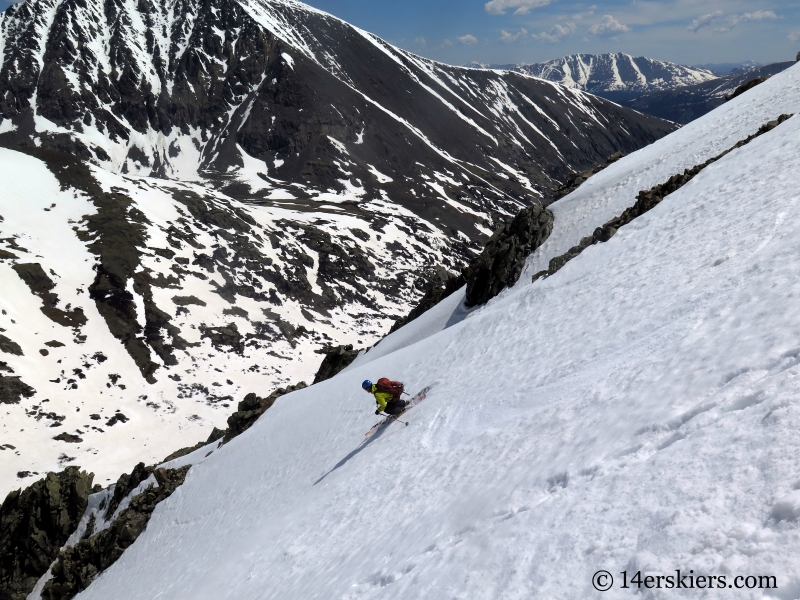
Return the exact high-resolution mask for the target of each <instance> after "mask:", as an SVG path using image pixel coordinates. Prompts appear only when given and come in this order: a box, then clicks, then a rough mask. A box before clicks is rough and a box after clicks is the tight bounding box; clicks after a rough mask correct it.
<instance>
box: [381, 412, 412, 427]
mask: <svg viewBox="0 0 800 600" xmlns="http://www.w3.org/2000/svg"><path fill="white" fill-rule="evenodd" d="M381 414H382V415H385V416H387V417H389V418H390V419H393V420H395V421H397V422H398V423H402V424H403V425H405V426H406V427H408V423H407V422H406V421H401V420H400V419H398V418H397V417H395V416H394V415H390V414H388V413H381Z"/></svg>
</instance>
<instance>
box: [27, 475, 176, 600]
mask: <svg viewBox="0 0 800 600" xmlns="http://www.w3.org/2000/svg"><path fill="white" fill-rule="evenodd" d="M137 468H138V467H137ZM189 468H190V467H189V466H188V465H187V466H186V467H183V468H181V469H159V470H158V471H157V472H156V473H155V476H156V480H157V482H158V487H156V486H152V485H151V486H149V487H148V488H147V489H146V490H145V491H144V492H142V493H141V494H139V495H138V496H134V497H133V498H132V499H131V501H130V504H129V505H128V507H127V508H126V509H125V510H123V511H122V512H121V513H120V514H119V516H118V517H117V519H116V520H115V521H114V523H113V524H112V525H111V526H110V527H109V528H108V529H104V530H102V531H100V532H99V533H97V534H95V535H92V536H90V537H88V538H85V539H83V540H81V541H80V542H78V543H77V544H75V546H71V547H69V548H67V549H66V550H64V551H63V552H61V553H59V554H58V561H57V562H56V564H55V565H53V568H52V574H53V578H52V579H51V580H50V581H48V582H47V584H45V587H44V590H43V591H42V598H43V599H44V600H68V599H69V598H72V597H74V596H75V595H77V594H78V593H79V592H81V591H82V590H85V589H86V588H87V587H89V585H90V584H91V583H92V581H94V580H95V578H96V577H97V576H98V575H99V574H100V573H101V572H102V571H104V570H105V569H107V568H108V567H110V566H111V565H112V564H114V563H115V562H116V561H117V559H119V557H120V556H122V553H123V552H125V550H126V549H127V548H128V547H130V546H131V545H132V544H133V543H134V542H135V541H136V539H137V538H138V537H139V536H140V535H141V534H142V532H143V531H144V530H145V528H146V527H147V523H148V521H149V520H150V517H151V516H152V514H153V510H155V507H156V505H158V503H159V502H162V501H163V500H166V499H167V498H169V496H171V495H172V493H173V492H174V491H175V490H176V489H177V488H178V487H179V486H180V485H181V484H183V481H184V479H185V478H186V473H187V472H188V471H189ZM137 485H138V484H137Z"/></svg>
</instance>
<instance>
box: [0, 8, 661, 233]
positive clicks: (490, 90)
mask: <svg viewBox="0 0 800 600" xmlns="http://www.w3.org/2000/svg"><path fill="white" fill-rule="evenodd" d="M0 31H2V32H3V34H2V35H3V38H2V41H1V42H0V44H2V45H3V53H2V60H3V62H2V66H1V67H0V95H2V97H3V98H4V100H3V103H2V104H0V118H2V121H0V132H3V133H2V135H0V144H3V145H6V146H8V147H12V146H14V145H20V144H31V143H37V144H43V145H45V146H49V147H53V148H57V149H63V150H67V151H70V152H72V153H74V154H76V155H78V156H80V157H81V158H84V159H93V160H95V161H97V162H99V163H101V164H103V165H104V166H106V167H107V168H109V169H111V170H114V171H118V172H122V173H132V174H133V173H135V174H141V175H150V176H157V177H166V178H175V179H181V180H193V181H211V182H213V183H214V185H215V186H216V187H219V188H222V189H227V190H229V193H231V194H232V195H234V196H236V197H238V198H246V199H251V200H259V199H264V200H267V199H268V200H273V201H275V200H283V201H287V200H288V201H292V200H302V201H304V200H308V199H316V200H318V201H324V199H325V197H326V196H327V195H328V194H334V195H335V196H336V195H341V194H347V193H350V194H352V195H354V196H356V197H380V195H381V194H382V193H387V194H391V196H392V200H393V201H394V202H396V203H403V204H404V205H405V206H407V207H409V208H411V209H412V210H414V211H415V212H417V213H421V214H422V213H424V215H425V216H426V218H429V219H430V218H435V217H436V216H439V217H440V218H443V219H445V220H453V221H454V222H455V223H454V224H456V225H458V226H459V229H461V230H465V231H466V232H467V233H470V231H469V230H470V227H469V223H467V222H466V221H465V220H464V219H462V218H460V216H461V214H460V213H465V212H467V213H468V212H470V209H472V210H486V209H487V208H489V209H490V210H491V209H495V208H497V209H499V208H504V209H505V210H506V211H508V210H510V209H511V208H513V207H515V206H517V204H516V202H515V200H512V199H511V198H514V199H517V201H519V200H522V201H528V202H530V201H533V200H535V199H536V198H540V197H541V196H542V194H543V193H546V190H547V188H548V187H549V186H550V185H551V179H552V178H556V179H557V178H558V177H559V176H560V175H562V174H563V170H564V167H565V164H570V165H574V164H577V163H582V162H589V161H595V162H599V160H601V159H602V158H605V156H607V155H608V154H610V153H611V151H612V150H614V149H621V150H623V151H630V150H632V149H634V148H636V147H638V146H640V145H641V144H642V143H647V142H650V141H652V140H653V139H654V138H655V137H657V136H658V135H659V134H661V133H665V132H666V131H668V128H667V127H666V126H664V125H663V124H658V123H657V122H655V121H652V120H649V119H643V118H642V117H638V116H635V115H632V114H630V113H624V114H623V113H621V112H619V111H618V110H615V109H614V108H613V107H611V106H609V105H606V104H604V103H599V102H598V101H596V100H594V99H592V98H590V97H587V96H582V95H580V94H572V93H568V94H567V95H565V93H564V92H563V91H561V90H560V89H558V88H554V87H552V86H547V85H544V84H542V83H541V82H538V81H536V80H532V79H527V78H523V77H519V76H516V75H510V74H495V73H477V72H474V71H470V70H465V69H460V68H452V67H446V66H444V65H440V64H438V63H434V62H432V61H428V60H425V59H422V58H420V57H417V56H414V55H412V54H409V53H407V52H403V51H401V50H398V49H397V48H394V47H392V46H390V45H388V44H386V43H385V42H384V41H382V40H380V39H378V38H376V37H374V36H372V35H371V34H368V33H366V32H363V31H361V30H358V29H356V28H353V27H352V26H350V25H348V24H346V23H344V22H342V21H340V20H338V19H336V18H334V17H332V16H330V15H326V14H324V13H321V12H318V11H315V10H313V9H311V8H310V7H307V6H305V5H303V4H300V3H297V2H290V1H283V0H267V1H263V2H262V1H260V0H247V1H242V2H239V1H236V0H218V1H216V2H199V1H195V2H180V3H175V4H168V3H158V2H156V3H153V2H146V3H137V4H134V3H131V2H127V3H126V2H112V3H109V4H107V5H102V10H101V5H100V4H99V3H98V2H90V3H72V2H60V3H59V2H53V3H49V4H48V3H46V2H29V3H24V4H20V5H17V6H15V7H11V8H10V9H9V10H8V11H7V12H6V13H5V14H4V16H3V22H2V25H1V26H0ZM587 119H588V120H593V121H594V122H595V124H596V125H597V126H598V130H597V131H594V128H593V129H592V131H591V134H589V131H584V127H585V125H584V124H583V122H584V121H585V120H587ZM623 124H624V125H625V128H626V129H627V131H628V132H629V133H624V132H623V131H622V129H621V128H620V127H619V126H618V125H623ZM659 128H660V129H659ZM656 131H658V133H656ZM448 171H450V172H451V173H452V177H449V179H450V180H449V181H448V179H447V178H448V176H447V175H446V173H447V172H448ZM434 173H438V177H437V176H435V175H434ZM443 177H444V179H442V178H443ZM426 178H427V179H428V180H431V181H432V183H431V184H430V185H426V184H424V183H422V182H421V181H420V180H425V179H426ZM410 181H414V182H417V183H416V185H409V182H410ZM456 182H458V183H456ZM462 183H463V185H462ZM439 188H442V189H443V190H445V191H440V190H439ZM455 188H464V190H463V191H457V190H456V189H455ZM448 194H449V195H452V196H455V198H454V201H455V202H456V203H458V204H464V205H465V206H466V209H464V210H459V209H453V208H449V209H448V208H445V209H444V212H445V214H444V215H439V214H438V213H439V212H441V210H440V209H434V208H429V209H427V210H425V209H424V208H422V205H424V204H426V203H434V204H440V202H437V201H438V200H441V199H442V196H443V195H448ZM467 221H468V219H467ZM471 233H472V234H477V233H478V232H477V231H474V230H473V231H472V232H471Z"/></svg>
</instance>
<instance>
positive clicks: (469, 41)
mask: <svg viewBox="0 0 800 600" xmlns="http://www.w3.org/2000/svg"><path fill="white" fill-rule="evenodd" d="M458 41H459V42H461V43H462V44H466V45H467V46H474V45H475V44H477V43H478V38H476V37H475V36H474V35H469V34H467V35H462V36H461V37H460V38H458Z"/></svg>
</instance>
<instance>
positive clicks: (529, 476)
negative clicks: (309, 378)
mask: <svg viewBox="0 0 800 600" xmlns="http://www.w3.org/2000/svg"><path fill="white" fill-rule="evenodd" d="M797 76H798V69H797V68H794V69H791V70H790V71H788V72H787V73H785V74H783V75H780V76H776V77H774V78H773V79H772V80H770V82H768V83H767V84H764V85H763V86H761V87H759V88H756V89H755V90H753V91H752V92H750V93H748V94H745V95H744V96H742V98H740V99H738V100H737V101H735V102H733V103H731V104H729V105H727V106H726V107H724V109H721V111H722V113H721V114H720V111H717V112H715V113H712V114H711V115H710V116H708V117H706V118H704V119H701V120H700V121H699V122H697V123H695V124H693V125H692V126H690V127H687V128H685V129H683V130H681V131H679V132H678V133H676V134H673V136H671V137H669V138H667V139H665V140H664V141H663V142H662V143H661V146H660V150H661V152H660V153H655V152H654V151H653V153H652V154H647V155H642V153H640V154H639V155H637V156H633V157H629V158H628V159H626V160H625V161H620V162H619V163H617V164H616V165H614V166H612V167H609V169H607V170H606V171H604V172H603V173H602V174H601V175H599V176H597V177H598V178H599V177H602V179H598V180H596V181H595V182H594V185H593V186H590V188H588V189H592V190H593V193H594V194H596V196H592V198H599V197H600V195H601V194H599V188H601V187H602V189H603V190H604V192H605V195H606V196H608V198H609V200H608V202H607V203H606V204H602V203H600V202H599V200H594V201H589V200H591V198H589V199H587V200H586V201H585V202H584V203H583V204H582V205H581V206H582V207H585V209H586V211H587V212H589V213H591V217H590V216H587V217H586V220H587V221H588V220H589V219H590V218H595V217H596V218H598V219H600V220H602V219H603V218H605V217H604V215H605V212H604V211H605V210H606V208H608V211H606V212H609V213H613V210H611V208H612V207H611V204H618V205H620V206H621V205H623V204H625V203H626V202H628V199H629V198H632V196H631V195H630V193H629V192H630V189H633V188H639V187H643V185H642V184H643V183H644V182H645V181H650V179H653V182H657V181H659V180H660V179H662V177H661V175H662V173H661V171H660V170H664V171H665V172H668V173H672V172H673V170H674V169H673V167H676V166H678V165H682V164H694V163H695V162H697V160H698V159H702V157H703V156H704V155H705V154H706V153H709V152H714V151H715V148H714V145H715V144H717V143H718V144H720V145H721V146H724V145H725V144H726V143H727V141H728V137H727V136H730V140H731V141H736V140H737V139H738V138H740V137H746V136H743V135H740V131H739V130H741V133H746V134H750V133H753V132H754V131H755V129H757V127H758V125H760V124H762V123H763V122H765V121H767V120H769V119H771V118H773V117H774V116H776V114H779V113H780V112H782V111H783V112H785V111H786V110H787V109H792V108H793V107H794V108H795V109H796V108H797V107H800V90H798V87H797V84H796V83H797ZM765 86H770V87H768V88H766V89H765ZM766 90H771V92H772V95H771V97H770V99H769V100H767V97H766V95H765V94H766ZM723 123H725V124H726V126H724V127H723V126H722V124H723ZM692 131H694V134H695V135H694V137H693V138H692V139H693V140H694V144H690V143H688V142H689V141H690V139H689V138H690V135H689V133H687V132H692ZM711 138H714V139H711ZM798 140H800V117H794V118H792V119H790V120H789V121H787V122H786V123H784V124H782V125H781V126H779V127H778V128H776V129H775V130H773V131H772V132H770V133H767V134H765V135H763V136H761V137H759V138H757V139H756V140H754V141H753V142H752V143H750V144H749V145H747V146H745V147H743V148H741V149H738V150H736V151H734V152H732V153H730V154H729V155H727V156H726V157H725V158H723V159H722V160H720V161H718V162H717V163H715V164H713V165H711V166H709V167H708V168H707V169H705V170H704V171H703V172H702V173H700V174H699V175H698V176H697V177H696V178H695V179H693V180H692V181H691V182H690V183H689V184H688V185H686V186H684V187H683V188H682V189H681V190H679V191H678V192H676V193H674V194H673V195H671V196H669V197H668V198H666V199H665V200H664V201H663V202H662V203H661V204H660V205H658V206H657V207H656V208H655V209H653V210H652V211H651V212H649V213H648V214H646V215H644V216H643V217H641V218H639V219H637V220H636V221H634V222H633V223H631V224H630V225H628V226H626V227H624V228H622V229H621V230H620V231H619V232H618V233H617V235H616V236H615V237H613V238H612V239H611V240H610V241H609V242H607V243H604V244H599V245H596V246H592V247H590V248H588V249H587V250H586V251H584V252H583V254H581V255H580V256H579V257H577V258H576V259H574V260H573V261H571V262H570V263H568V264H567V265H566V266H565V267H564V268H563V269H562V270H561V271H559V272H558V273H557V274H556V275H554V276H553V277H550V278H548V279H545V280H540V281H538V282H536V283H535V284H529V285H520V286H518V287H517V289H516V290H515V291H514V293H512V294H506V295H505V296H504V297H502V298H500V299H498V300H497V301H495V302H494V303H492V304H490V305H489V306H487V307H486V308H484V309H483V310H480V311H478V312H476V313H474V314H473V315H471V316H470V317H469V318H467V319H465V320H464V321H462V322H461V323H458V324H456V325H454V326H452V327H449V328H447V329H444V330H443V331H441V332H439V333H437V334H436V335H433V336H431V337H428V338H427V339H424V340H422V341H420V342H418V343H416V344H414V345H412V346H409V347H406V348H404V349H401V350H399V351H397V352H394V353H392V354H389V355H386V356H384V357H381V358H379V359H377V360H375V361H374V362H372V363H370V364H368V365H364V366H362V367H358V368H354V369H352V370H350V371H347V372H345V373H342V374H341V375H339V376H337V377H335V378H334V379H332V380H329V381H326V382H324V383H322V384H319V385H316V386H313V387H312V388H309V389H306V390H303V391H301V392H297V393H295V394H292V395H289V396H284V397H282V398H281V399H280V400H278V402H277V403H276V404H275V405H274V406H273V408H271V409H270V411H269V412H268V413H267V414H266V416H265V417H264V418H262V419H261V420H260V421H259V422H258V423H256V425H254V426H253V427H252V428H251V429H250V430H248V431H247V432H246V433H245V434H243V435H242V436H240V437H238V438H236V439H234V440H233V441H232V442H231V443H230V444H228V445H226V446H223V447H222V448H221V449H220V450H218V451H217V452H215V453H214V454H213V455H212V456H211V457H209V459H208V460H206V461H205V462H203V463H202V464H200V465H197V466H195V467H194V468H193V469H192V470H191V471H190V472H189V474H188V477H187V480H186V483H185V484H184V485H183V486H182V487H181V488H180V489H179V490H178V491H177V492H176V493H175V494H174V495H173V496H172V497H171V498H169V500H168V501H166V502H165V503H164V504H163V505H161V506H159V507H158V508H157V510H156V511H155V513H154V516H153V519H152V521H151V522H150V524H149V526H148V528H147V530H146V532H145V533H144V534H143V535H142V537H141V538H139V540H138V541H137V543H136V544H135V545H134V546H133V547H132V548H131V549H129V550H128V551H127V552H126V553H125V554H124V555H123V557H122V558H121V559H120V561H119V562H117V563H116V564H115V565H114V566H113V567H112V568H111V569H109V570H108V571H107V572H106V573H105V574H103V575H102V576H101V577H100V578H99V579H98V580H97V581H96V582H95V583H94V584H93V585H92V586H91V587H90V588H89V589H88V590H87V591H86V592H84V593H83V594H82V595H80V596H79V597H80V598H81V599H82V600H87V599H105V598H111V597H113V598H125V599H139V598H141V599H148V600H149V599H152V598H209V599H221V598H237V599H248V598H253V599H255V598H259V599H261V598H281V599H295V598H296V599H303V600H305V599H308V598H321V599H326V600H328V599H356V598H381V599H389V598H397V599H408V598H431V599H433V598H464V599H470V600H475V599H487V600H488V599H496V598H504V599H506V598H507V599H522V598H534V597H535V598H569V599H573V598H580V597H595V592H594V590H593V588H592V584H591V578H592V574H593V573H595V572H596V571H598V570H600V569H606V570H608V571H610V572H611V573H613V574H614V575H615V576H617V577H619V576H618V573H619V572H620V571H622V570H627V571H628V572H629V574H631V575H632V574H633V573H635V572H636V571H642V572H643V573H645V574H650V575H656V574H663V575H666V574H671V573H674V571H675V570H676V569H681V570H685V571H688V570H690V569H691V570H693V571H694V574H695V575H699V574H704V575H717V576H718V575H725V576H726V577H728V578H729V579H728V582H731V583H732V582H733V578H734V577H735V576H739V575H741V576H747V575H775V576H776V577H777V582H778V586H779V589H778V590H776V591H774V593H773V594H772V595H771V596H770V595H769V594H768V593H767V592H763V593H762V592H760V591H758V590H756V591H752V592H747V593H745V592H737V591H736V590H730V589H724V590H708V591H706V592H693V593H692V595H694V594H695V593H696V594H698V597H699V595H700V594H705V595H704V596H703V597H708V598H730V597H748V598H758V597H777V598H796V597H797V596H798V595H800V564H799V563H798V562H797V560H796V556H797V554H798V551H800V535H799V534H798V533H799V532H800V524H799V523H798V520H797V519H798V514H800V506H798V500H797V492H796V491H795V490H796V489H797V488H798V487H800V465H799V464H798V461H797V457H798V456H800V437H799V436H798V435H797V431H798V427H799V426H800V402H798V397H800V395H799V394H798V392H800V377H799V376H800V366H798V364H799V363H800V341H799V340H800V303H798V302H797V298H798V295H800V277H798V274H800V262H799V261H798V256H800V207H799V206H798V200H800V193H798V190H797V186H796V173H797V172H798V169H800V151H798ZM645 152H648V151H645ZM645 157H649V160H647V161H646V160H644V159H645ZM625 165H627V166H625ZM634 165H638V169H634ZM626 169H629V170H626ZM642 169H644V170H645V172H644V173H642V174H641V175H637V173H638V171H639V170H642ZM614 173H616V177H614V176H613V174H614ZM628 181H632V182H631V183H626V182H628ZM630 186H633V188H631V187H630ZM583 194H584V197H585V194H586V192H583ZM573 196H574V195H573ZM573 196H570V197H567V198H565V199H564V200H562V203H563V202H570V201H572V199H573ZM606 205H608V206H606ZM558 220H559V215H558V214H557V215H556V224H557V227H558ZM597 224H599V222H598V223H597ZM580 227H581V224H580V223H578V224H577V225H576V224H573V225H571V226H568V227H565V226H562V227H561V228H559V229H556V230H554V233H553V237H554V238H556V239H554V245H551V246H550V249H549V250H546V252H550V251H552V250H553V249H554V248H555V247H557V246H558V245H559V244H565V245H567V246H568V245H569V242H568V241H566V240H558V239H557V238H559V237H564V236H568V235H571V234H572V233H574V232H575V231H577V230H579V229H580ZM380 375H389V376H391V377H393V378H397V379H401V380H404V381H405V382H406V383H407V386H408V387H409V388H411V389H412V390H414V391H415V390H416V389H417V388H420V387H422V386H423V385H426V384H430V383H434V382H435V383H436V386H435V387H434V389H433V391H432V392H431V393H430V394H429V396H428V398H427V399H426V401H425V402H424V403H422V404H420V405H419V406H418V407H416V408H415V409H414V410H413V411H412V412H411V413H409V415H408V417H409V420H410V421H411V425H410V426H409V427H407V428H403V427H401V426H399V425H395V426H391V427H389V428H388V429H387V430H386V431H385V432H384V433H383V434H382V435H379V436H375V437H373V438H370V440H369V442H365V441H364V437H363V434H364V432H365V431H366V430H367V429H368V428H369V426H370V425H371V424H372V423H373V422H374V420H375V417H374V416H373V415H372V414H371V410H370V404H371V402H370V399H369V397H367V396H366V395H365V394H364V393H363V392H362V391H361V390H360V389H359V382H360V381H361V380H362V379H364V378H365V377H377V376H380ZM629 576H630V575H629ZM618 586H619V583H617V585H616V586H615V587H614V588H613V589H612V591H610V592H608V593H607V594H606V595H605V596H604V597H606V598H629V597H631V594H632V593H635V590H631V589H628V590H622V589H619V587H618ZM672 593H674V594H675V597H685V596H688V595H689V594H688V593H685V592H684V593H682V592H676V591H674V590H673V591H670V592H661V593H659V592H651V593H650V595H648V596H647V597H653V598H656V597H671V596H670V594H672Z"/></svg>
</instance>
